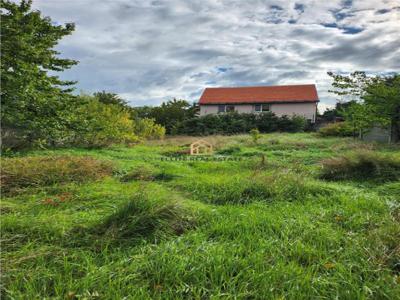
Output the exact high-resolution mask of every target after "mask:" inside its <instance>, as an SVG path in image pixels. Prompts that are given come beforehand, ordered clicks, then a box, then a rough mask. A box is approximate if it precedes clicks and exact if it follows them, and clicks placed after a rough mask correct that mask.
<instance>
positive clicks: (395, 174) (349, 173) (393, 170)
mask: <svg viewBox="0 0 400 300" xmlns="http://www.w3.org/2000/svg"><path fill="white" fill-rule="evenodd" d="M320 176H321V178H323V179H329V180H367V179H371V180H376V181H394V180H399V179H400V159H399V158H398V157H395V156H392V155H383V154H378V153H374V152H356V153H351V154H347V155H343V156H339V157H335V158H330V159H326V160H324V161H322V172H321V175H320Z"/></svg>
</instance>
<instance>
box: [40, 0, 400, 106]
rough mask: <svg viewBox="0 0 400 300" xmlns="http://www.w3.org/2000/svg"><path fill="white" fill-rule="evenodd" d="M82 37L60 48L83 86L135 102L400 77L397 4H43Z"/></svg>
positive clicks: (323, 89)
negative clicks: (333, 77) (352, 76)
mask: <svg viewBox="0 0 400 300" xmlns="http://www.w3.org/2000/svg"><path fill="white" fill-rule="evenodd" d="M34 7H35V8H37V9H39V10H41V11H42V12H43V14H44V15H48V16H50V17H51V18H52V19H53V20H54V21H57V22H59V23H63V22H75V23H76V31H75V32H74V33H73V35H72V36H69V37H66V38H65V39H64V40H63V41H62V42H61V43H60V45H59V46H58V48H59V50H60V51H61V52H62V54H63V56H64V57H68V58H73V59H77V60H79V61H80V64H79V65H78V66H75V67H73V68H72V69H71V70H68V71H66V72H64V74H62V77H64V78H66V79H73V80H78V81H79V84H78V85H77V89H78V90H80V89H83V90H85V91H88V92H94V91H99V90H107V91H111V92H115V93H118V94H120V95H121V96H122V97H124V98H126V99H127V100H129V101H130V103H131V104H132V105H144V104H159V103H160V102H162V101H165V100H168V99H171V98H172V97H177V98H184V99H188V100H191V101H196V100H198V96H199V94H200V93H201V91H202V89H203V88H204V87H206V86H210V85H211V86H239V85H266V84H291V83H316V84H317V87H318V92H319V96H320V99H321V103H320V107H328V106H330V105H332V104H334V102H335V100H334V97H332V95H330V94H329V93H328V92H327V91H328V88H329V84H330V79H329V77H328V76H327V75H326V72H327V71H342V72H346V71H347V72H349V71H354V70H367V71H370V72H385V71H395V72H399V71H400V61H399V57H400V52H399V51H400V50H399V49H400V41H399V39H398V32H399V30H400V25H399V24H400V22H398V20H399V13H400V10H399V8H398V7H396V0H391V1H386V0H369V1H355V2H354V3H353V1H351V0H345V1H337V0H332V1H315V0H308V1H261V0H260V1H257V0H254V1H224V0H220V1H213V0H204V1H201V2H200V1H194V0H193V1H187V0H171V1H161V0H160V1H157V0H156V1H130V0H118V1H111V0H110V1H96V0H68V1H66V0H57V1H55V0H37V1H36V2H35V3H34Z"/></svg>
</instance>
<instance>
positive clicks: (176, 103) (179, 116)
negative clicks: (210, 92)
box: [134, 99, 198, 134]
mask: <svg viewBox="0 0 400 300" xmlns="http://www.w3.org/2000/svg"><path fill="white" fill-rule="evenodd" d="M134 110H135V113H136V117H139V118H150V119H154V120H155V122H156V123H158V124H160V125H162V126H164V127H165V129H166V131H167V133H169V134H170V133H173V132H174V130H175V129H176V128H177V126H178V125H179V123H181V122H183V121H184V120H187V119H190V118H193V117H194V116H195V115H196V113H197V111H198V107H197V105H195V104H190V103H189V102H187V101H186V100H177V99H173V100H169V101H167V102H163V103H162V104H161V105H160V106H156V107H149V106H144V107H140V108H134Z"/></svg>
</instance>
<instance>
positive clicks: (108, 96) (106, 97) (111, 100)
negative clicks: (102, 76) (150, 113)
mask: <svg viewBox="0 0 400 300" xmlns="http://www.w3.org/2000/svg"><path fill="white" fill-rule="evenodd" d="M93 96H94V97H96V98H97V99H98V100H99V101H100V102H101V103H104V104H116V105H118V106H121V107H127V106H128V105H127V102H126V101H125V100H124V99H121V98H120V97H119V96H118V95H117V94H114V93H109V92H106V91H101V92H97V93H94V94H93Z"/></svg>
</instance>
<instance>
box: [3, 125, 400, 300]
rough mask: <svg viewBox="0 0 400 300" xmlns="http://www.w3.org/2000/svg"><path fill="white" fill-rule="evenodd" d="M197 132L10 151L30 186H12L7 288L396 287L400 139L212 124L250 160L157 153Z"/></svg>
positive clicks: (156, 292)
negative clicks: (128, 142) (223, 128)
mask: <svg viewBox="0 0 400 300" xmlns="http://www.w3.org/2000/svg"><path fill="white" fill-rule="evenodd" d="M196 139H197V138H196V137H171V138H166V139H165V140H156V141H148V142H146V143H145V144H140V145H137V146H135V147H131V148H126V147H113V148H107V149H95V150H82V149H59V150H47V151H46V152H44V151H35V152H27V153H23V154H21V157H18V158H10V159H3V160H2V163H3V164H2V165H3V169H4V170H14V169H13V166H17V165H18V168H17V167H15V169H18V172H17V171H15V170H14V171H12V172H11V173H10V171H8V173H4V172H3V174H13V175H12V176H11V177H10V176H9V177H7V181H6V182H7V183H8V188H15V186H14V185H15V184H17V185H18V187H17V188H18V190H19V189H22V187H23V186H24V187H26V188H24V189H22V190H21V191H29V192H24V193H6V194H4V193H3V199H2V203H1V206H0V208H1V214H2V216H1V217H2V221H1V225H2V226H1V244H2V251H1V261H2V268H3V269H2V270H3V277H2V284H3V285H2V295H3V296H4V297H5V298H11V299H13V298H14V299H20V298H29V299H35V298H56V299H58V298H70V299H73V298H77V299H79V298H86V299H95V298H102V299H123V298H124V297H125V298H126V297H128V298H129V297H131V298H135V299H157V298H160V299H210V298H216V299H218V298H237V299H244V298H252V299H259V298H265V297H264V296H265V295H267V297H270V298H271V299H279V298H282V299H283V298H285V299H294V298H296V299H310V298H313V299H321V298H324V299H331V298H338V299H359V298H363V299H398V295H399V294H400V293H399V292H400V286H399V283H398V281H399V278H400V277H399V276H400V274H399V269H398V261H399V259H400V257H399V248H398V240H399V238H400V227H399V226H398V223H399V220H400V219H399V203H398V198H399V197H398V196H399V193H398V190H399V182H400V181H399V177H398V159H399V158H400V154H399V153H400V150H399V148H398V146H395V145H382V144H367V143H364V142H361V141H358V140H353V138H335V137H330V138H323V137H321V136H320V135H318V134H310V133H296V134H288V133H273V134H261V135H260V137H259V139H258V141H257V143H254V141H253V139H252V137H251V136H250V135H237V136H229V137H228V136H210V137H207V140H209V141H211V142H212V143H213V145H214V147H215V150H216V152H217V154H216V156H221V155H224V156H228V157H231V156H235V157H240V158H242V160H241V161H165V160H162V159H161V158H163V157H165V156H166V155H171V153H176V152H177V151H180V155H186V154H185V152H184V150H185V149H187V148H188V145H189V144H190V142H191V141H193V140H196ZM361 150H364V151H367V150H369V151H373V152H368V151H367V153H366V154H364V151H363V152H362V153H360V151H361ZM221 153H223V154H221ZM39 154H40V156H38V155H39ZM44 155H47V156H48V158H45V157H44ZM88 155H89V156H91V157H93V158H88V157H87V156H88ZM342 155H343V156H344V157H346V159H342V158H341V156H342ZM72 161H73V162H74V163H72ZM108 161H112V163H111V165H112V166H113V167H112V168H110V167H106V168H105V169H103V168H102V167H100V165H101V164H103V162H108ZM332 161H334V162H339V163H337V164H334V165H333V166H334V168H335V170H338V171H337V173H335V175H334V177H331V178H329V179H328V178H326V179H325V178H324V179H322V178H320V176H321V172H325V171H326V170H327V169H326V167H327V166H328V165H329V162H332ZM92 164H94V165H95V166H96V167H95V168H93V167H92ZM99 164H100V165H99ZM321 164H323V165H324V167H323V168H322V169H321ZM106 165H107V166H109V163H106ZM338 166H339V167H338ZM371 166H372V168H370V167H371ZM112 169H115V171H114V172H113V173H112V176H109V175H110V174H111V172H112ZM67 170H68V171H67ZM94 170H97V171H94ZM343 174H346V178H343V177H342V175H343ZM366 174H373V176H374V177H373V178H368V180H364V178H366V177H365V175H366ZM396 174H397V175H396ZM360 176H361V177H360ZM396 176H397V177H396ZM162 178H168V180H164V179H162ZM381 178H383V179H385V180H380V179H381ZM396 178H397V181H396V180H395V179H396ZM14 179H17V181H16V182H17V183H14ZM93 180H96V181H93ZM337 180H340V182H337ZM32 186H33V187H36V188H30V187H32ZM14 191H15V190H14ZM266 291H268V294H266Z"/></svg>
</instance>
